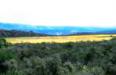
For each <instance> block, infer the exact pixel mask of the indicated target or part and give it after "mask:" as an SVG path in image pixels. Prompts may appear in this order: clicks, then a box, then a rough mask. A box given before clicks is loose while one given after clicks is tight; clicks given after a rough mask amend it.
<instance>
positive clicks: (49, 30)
mask: <svg viewBox="0 0 116 75" xmlns="http://www.w3.org/2000/svg"><path fill="white" fill-rule="evenodd" d="M0 29H5V30H21V31H33V32H36V33H43V34H49V35H68V34H78V33H82V34H83V33H116V28H100V27H79V26H32V25H24V24H12V23H0Z"/></svg>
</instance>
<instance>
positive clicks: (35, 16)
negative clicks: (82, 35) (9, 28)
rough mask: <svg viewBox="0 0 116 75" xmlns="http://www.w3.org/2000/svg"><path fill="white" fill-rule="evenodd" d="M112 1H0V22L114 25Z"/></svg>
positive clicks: (115, 2) (114, 3) (115, 5)
mask: <svg viewBox="0 0 116 75" xmlns="http://www.w3.org/2000/svg"><path fill="white" fill-rule="evenodd" d="M115 7H116V1H115V0H0V22H11V23H22V24H32V25H48V26H49V25H52V26H54V25H57V26H62V25H73V26H101V27H109V26H116V10H115Z"/></svg>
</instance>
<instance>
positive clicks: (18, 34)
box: [0, 29, 45, 37]
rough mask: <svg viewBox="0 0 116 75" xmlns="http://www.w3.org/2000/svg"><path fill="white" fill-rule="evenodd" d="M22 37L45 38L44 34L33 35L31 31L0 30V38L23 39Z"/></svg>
mask: <svg viewBox="0 0 116 75" xmlns="http://www.w3.org/2000/svg"><path fill="white" fill-rule="evenodd" d="M24 36H45V35H44V34H39V33H34V32H32V31H30V32H26V31H19V30H3V29H0V37H24Z"/></svg>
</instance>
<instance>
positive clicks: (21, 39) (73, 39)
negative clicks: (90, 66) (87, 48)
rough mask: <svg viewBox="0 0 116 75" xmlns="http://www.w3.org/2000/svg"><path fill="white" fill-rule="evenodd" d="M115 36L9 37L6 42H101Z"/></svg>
mask: <svg viewBox="0 0 116 75" xmlns="http://www.w3.org/2000/svg"><path fill="white" fill-rule="evenodd" d="M113 36H116V34H112V35H111V34H98V35H75V36H46V37H10V38H6V40H7V41H8V42H10V43H13V44H15V43H42V42H56V43H64V42H78V41H102V40H110V39H111V38H112V37H113Z"/></svg>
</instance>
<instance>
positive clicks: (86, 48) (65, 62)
mask: <svg viewBox="0 0 116 75" xmlns="http://www.w3.org/2000/svg"><path fill="white" fill-rule="evenodd" d="M115 74H116V38H113V39H111V40H109V41H108V40H107V41H105V40H104V41H101V42H90V41H86V42H68V43H36V44H30V43H22V44H10V43H7V42H6V40H4V39H0V75H115Z"/></svg>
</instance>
